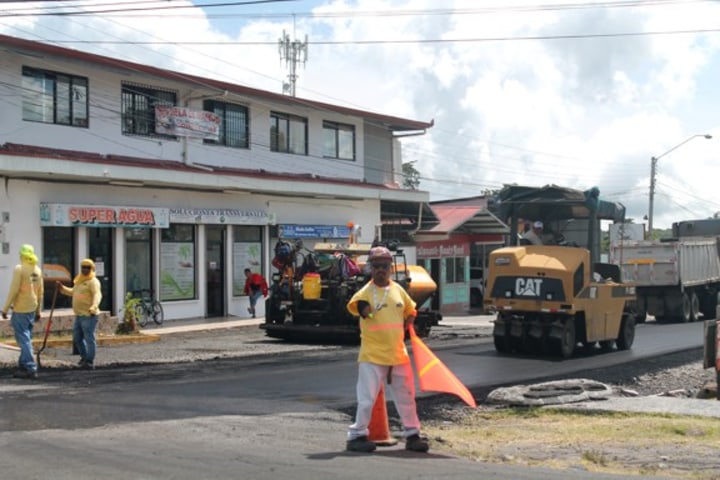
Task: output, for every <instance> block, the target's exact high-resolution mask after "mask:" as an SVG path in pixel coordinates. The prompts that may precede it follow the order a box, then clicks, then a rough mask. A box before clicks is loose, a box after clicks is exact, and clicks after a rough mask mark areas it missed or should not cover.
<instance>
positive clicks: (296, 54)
mask: <svg viewBox="0 0 720 480" xmlns="http://www.w3.org/2000/svg"><path fill="white" fill-rule="evenodd" d="M278 47H279V50H280V60H281V61H282V60H285V65H286V66H287V67H288V69H289V70H290V73H288V76H287V78H288V81H287V82H283V93H286V94H290V95H291V96H293V97H294V96H295V83H296V82H297V78H298V76H297V73H295V72H296V70H297V64H298V63H302V64H303V65H305V62H307V47H308V42H307V35H305V41H304V42H301V41H299V40H292V41H290V35H288V34H287V33H285V30H283V36H282V38H281V39H280V40H279V41H278Z"/></svg>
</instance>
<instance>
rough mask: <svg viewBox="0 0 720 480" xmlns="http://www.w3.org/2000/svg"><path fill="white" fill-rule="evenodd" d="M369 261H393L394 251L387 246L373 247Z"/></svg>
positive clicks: (369, 254)
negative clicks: (391, 251)
mask: <svg viewBox="0 0 720 480" xmlns="http://www.w3.org/2000/svg"><path fill="white" fill-rule="evenodd" d="M368 261H370V262H377V263H386V262H392V253H390V250H388V249H387V248H385V247H373V248H371V249H370V252H369V253H368Z"/></svg>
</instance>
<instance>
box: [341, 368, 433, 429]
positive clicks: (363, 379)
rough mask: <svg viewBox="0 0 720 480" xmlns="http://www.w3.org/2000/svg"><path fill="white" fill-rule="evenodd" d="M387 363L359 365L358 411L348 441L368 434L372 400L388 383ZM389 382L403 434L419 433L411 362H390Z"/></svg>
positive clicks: (373, 404) (373, 400) (372, 405)
mask: <svg viewBox="0 0 720 480" xmlns="http://www.w3.org/2000/svg"><path fill="white" fill-rule="evenodd" d="M390 368H391V367H390V366H387V365H375V364H373V363H368V362H360V363H359V364H358V381H357V402H358V405H357V413H356V414H355V423H353V424H352V425H350V429H349V430H348V440H352V439H354V438H357V437H360V436H363V435H368V425H369V424H370V417H371V415H372V410H373V407H374V406H375V400H376V399H377V396H378V393H379V392H380V388H381V387H382V385H384V384H385V383H386V382H387V378H388V371H390ZM390 379H391V380H390V384H389V385H388V387H389V388H387V389H386V390H389V392H390V395H391V397H392V400H393V402H394V404H395V408H396V409H397V411H398V414H399V415H400V420H401V421H402V424H403V427H404V435H405V437H409V436H410V435H415V434H419V433H420V420H419V419H418V416H417V406H416V404H415V378H414V376H413V371H412V367H411V366H410V363H409V362H408V363H406V364H404V365H393V366H392V373H391V374H390Z"/></svg>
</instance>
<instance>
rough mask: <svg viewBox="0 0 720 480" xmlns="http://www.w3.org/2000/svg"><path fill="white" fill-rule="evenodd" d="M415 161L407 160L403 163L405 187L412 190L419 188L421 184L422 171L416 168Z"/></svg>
mask: <svg viewBox="0 0 720 480" xmlns="http://www.w3.org/2000/svg"><path fill="white" fill-rule="evenodd" d="M415 162H416V161H412V162H406V163H403V164H402V173H403V178H404V180H403V187H405V188H409V189H410V190H417V188H418V187H419V186H420V172H418V171H417V169H416V168H415Z"/></svg>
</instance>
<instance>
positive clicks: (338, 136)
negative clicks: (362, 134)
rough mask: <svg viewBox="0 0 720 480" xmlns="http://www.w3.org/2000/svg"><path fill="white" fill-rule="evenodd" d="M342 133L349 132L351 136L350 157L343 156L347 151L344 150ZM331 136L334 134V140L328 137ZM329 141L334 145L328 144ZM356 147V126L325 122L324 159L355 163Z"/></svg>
mask: <svg viewBox="0 0 720 480" xmlns="http://www.w3.org/2000/svg"><path fill="white" fill-rule="evenodd" d="M342 132H349V133H350V135H351V145H350V149H351V152H352V153H351V155H350V156H345V155H343V151H344V150H345V149H344V148H342V143H343V142H342V140H343V136H342ZM329 134H332V139H331V138H330V137H328V135H329ZM329 141H331V142H332V144H328V142H329ZM355 145H356V143H355V125H350V124H347V123H339V122H333V121H330V120H323V158H336V159H338V160H350V161H353V162H354V161H355ZM331 148H332V150H333V151H332V152H331V151H330V149H331Z"/></svg>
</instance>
